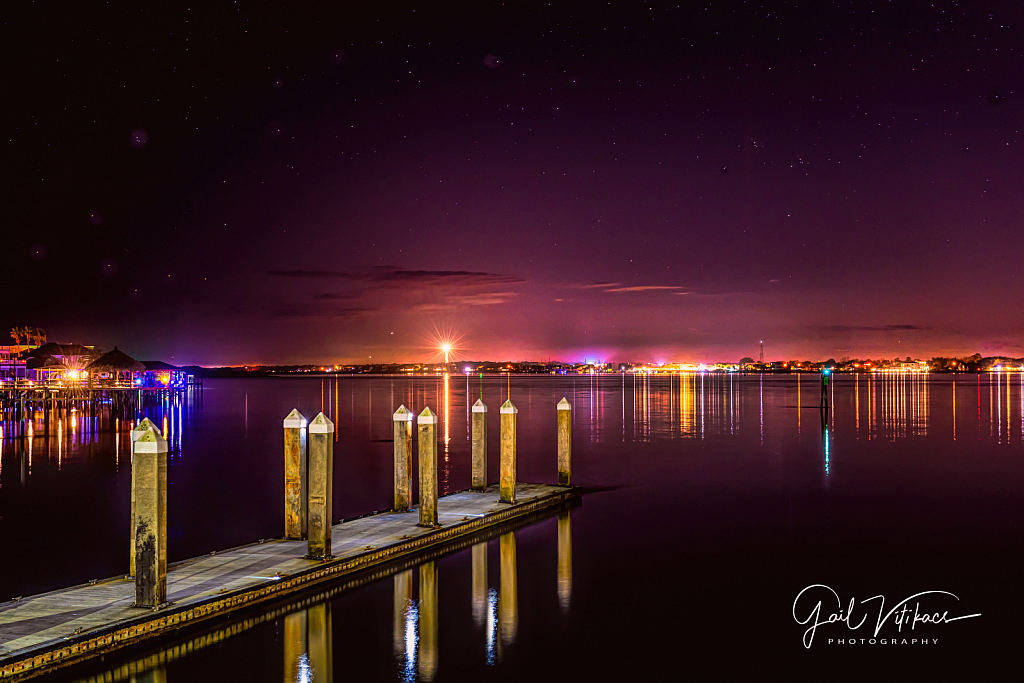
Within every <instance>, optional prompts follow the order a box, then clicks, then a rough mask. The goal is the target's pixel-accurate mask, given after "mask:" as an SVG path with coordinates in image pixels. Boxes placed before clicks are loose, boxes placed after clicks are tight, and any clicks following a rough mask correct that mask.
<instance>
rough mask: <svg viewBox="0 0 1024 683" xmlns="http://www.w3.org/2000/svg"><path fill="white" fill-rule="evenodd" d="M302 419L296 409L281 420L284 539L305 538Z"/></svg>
mask: <svg viewBox="0 0 1024 683" xmlns="http://www.w3.org/2000/svg"><path fill="white" fill-rule="evenodd" d="M307 486H308V481H307V473H306V418H305V417H304V416H303V415H302V413H300V412H299V411H298V410H297V409H293V410H292V412H290V413H288V417H286V418H284V537H285V538H286V539H289V540H292V541H301V540H303V539H305V538H306V505H307V500H306V498H307V496H308V493H307Z"/></svg>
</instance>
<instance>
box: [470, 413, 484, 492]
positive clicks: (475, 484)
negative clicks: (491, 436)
mask: <svg viewBox="0 0 1024 683" xmlns="http://www.w3.org/2000/svg"><path fill="white" fill-rule="evenodd" d="M472 488H473V490H474V491H483V490H485V489H486V488H487V406H486V405H484V402H483V401H482V400H480V399H477V400H476V403H474V404H473V479H472Z"/></svg>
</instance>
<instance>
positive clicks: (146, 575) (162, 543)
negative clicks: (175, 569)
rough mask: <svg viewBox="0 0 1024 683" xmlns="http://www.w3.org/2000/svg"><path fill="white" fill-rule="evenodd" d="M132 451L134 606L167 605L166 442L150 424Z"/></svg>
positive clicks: (136, 441)
mask: <svg viewBox="0 0 1024 683" xmlns="http://www.w3.org/2000/svg"><path fill="white" fill-rule="evenodd" d="M132 450H133V452H134V456H133V458H132V472H133V474H134V479H135V606H136V607H158V606H159V605H162V604H163V603H165V602H167V441H165V440H164V437H163V436H161V435H160V432H159V431H158V430H157V429H155V428H154V427H153V426H152V425H151V424H150V425H147V429H146V430H145V432H143V433H142V434H141V435H140V436H139V438H138V439H136V440H135V442H134V444H133V446H132Z"/></svg>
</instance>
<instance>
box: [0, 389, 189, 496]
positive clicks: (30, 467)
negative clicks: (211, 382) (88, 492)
mask: <svg viewBox="0 0 1024 683" xmlns="http://www.w3.org/2000/svg"><path fill="white" fill-rule="evenodd" d="M134 393H138V394H139V396H138V397H136V398H135V399H134V400H135V401H136V404H135V405H136V406H137V409H136V410H135V411H134V417H131V416H129V417H128V418H126V419H125V420H122V419H121V417H120V414H119V410H120V408H119V407H118V406H115V405H114V404H113V403H111V402H110V401H109V400H107V401H101V400H99V399H96V400H92V401H90V400H88V399H86V398H69V399H61V400H59V401H58V400H51V401H47V402H46V403H44V402H42V401H35V402H25V403H24V404H16V402H13V401H11V402H5V403H4V406H3V408H2V409H0V474H2V471H3V462H2V460H3V459H4V458H5V457H6V458H12V459H13V458H16V459H18V460H20V461H21V463H20V465H19V470H20V471H21V472H20V483H21V485H22V486H23V487H24V486H25V485H27V484H28V483H29V482H30V481H31V479H32V477H33V475H36V474H47V473H52V472H57V473H59V472H61V471H62V470H63V469H64V468H65V466H66V465H68V464H69V463H78V462H83V461H91V460H92V459H93V458H94V456H96V455H99V456H100V457H101V458H102V457H103V456H104V455H105V456H106V457H110V456H113V457H112V460H113V464H114V467H115V470H116V469H117V468H118V467H119V466H120V465H121V464H122V462H121V432H122V431H123V430H124V428H125V427H127V429H129V430H130V429H132V428H133V427H134V426H135V425H136V424H138V423H139V422H140V421H141V420H142V419H143V418H145V417H148V418H149V419H150V420H151V421H153V423H154V424H157V425H160V426H161V430H162V431H163V434H164V437H165V438H166V439H167V442H168V455H169V456H170V457H171V458H172V459H173V458H177V457H179V456H180V455H181V453H182V447H183V436H184V432H185V431H186V429H187V426H188V424H189V423H191V421H192V418H193V417H194V412H195V410H196V409H197V406H198V405H199V404H200V403H201V400H200V397H199V395H198V393H197V390H195V389H192V388H190V389H188V390H187V391H184V392H174V393H171V392H159V394H150V393H147V392H142V391H138V392H134ZM22 405H24V409H23V410H22V407H21V406H22ZM3 485H4V481H3V478H2V476H0V488H2V487H3Z"/></svg>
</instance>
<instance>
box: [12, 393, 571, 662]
mask: <svg viewBox="0 0 1024 683" xmlns="http://www.w3.org/2000/svg"><path fill="white" fill-rule="evenodd" d="M561 412H562V411H558V414H561ZM409 414H410V415H411V413H409ZM516 415H517V410H516V408H515V406H514V405H513V404H512V402H511V401H510V400H509V401H506V402H505V404H504V405H502V408H501V416H502V429H501V480H500V481H499V482H498V483H497V484H492V485H490V486H486V487H485V488H484V489H483V491H482V492H481V491H480V490H479V489H475V490H474V489H467V490H465V491H460V492H457V493H452V494H448V495H446V496H443V497H440V498H439V497H438V496H437V472H436V468H437V463H436V458H437V416H436V415H435V414H434V412H433V411H432V410H430V408H429V407H427V408H425V409H424V410H423V412H421V413H420V415H419V417H418V436H419V439H418V442H419V450H420V453H419V469H420V502H419V505H418V506H410V511H413V512H418V513H419V514H418V517H419V524H414V523H413V522H412V520H411V519H410V517H409V515H408V513H407V512H405V511H402V510H399V509H398V508H397V506H396V509H394V510H389V511H387V512H382V513H376V514H372V515H368V516H363V517H358V518H356V519H353V520H349V521H345V522H342V523H340V524H332V520H333V496H332V490H331V489H332V478H333V460H334V439H333V434H334V424H333V423H332V422H331V421H330V420H329V419H328V418H327V416H326V415H324V414H323V413H320V414H319V415H317V417H316V418H314V419H313V420H312V421H310V422H309V423H308V424H307V425H304V424H303V423H304V422H305V420H304V418H302V416H301V414H299V413H298V412H297V411H292V413H291V414H290V415H289V416H288V417H287V418H285V420H286V421H285V429H286V447H285V451H286V458H287V457H289V456H293V461H294V460H298V462H300V463H301V460H302V451H303V448H302V445H303V439H302V434H301V433H300V434H295V433H292V434H288V433H287V430H289V429H291V430H297V431H298V432H302V431H305V433H306V439H305V444H306V446H307V447H308V452H307V453H306V459H307V470H306V475H307V478H308V482H307V487H306V492H307V496H306V506H307V516H308V518H307V539H306V542H305V543H303V541H302V540H301V539H290V538H287V537H285V538H280V539H272V540H269V541H268V540H261V541H260V542H259V543H257V544H252V545H249V546H242V547H240V548H233V549H230V550H227V551H220V552H214V553H210V555H209V556H204V557H200V558H194V559H191V560H185V561H181V562H177V563H174V564H168V562H167V505H168V500H167V442H166V441H165V440H164V438H163V436H162V435H161V433H160V430H159V429H157V428H156V426H155V425H154V424H153V423H152V422H149V421H148V420H146V421H145V422H143V423H142V424H140V425H139V428H138V429H137V430H134V431H135V432H136V433H135V434H133V441H132V444H133V445H132V452H133V463H132V479H133V484H132V492H133V496H134V500H135V504H134V512H133V520H134V521H133V525H134V529H135V534H134V552H133V557H134V562H135V566H134V567H133V568H132V569H133V572H132V573H131V574H133V575H134V576H132V575H131V574H130V575H128V576H119V577H114V578H111V579H106V580H94V581H90V582H89V584H87V585H82V586H75V587H72V588H67V589H63V590H57V591H53V592H50V593H44V594H41V595H36V596H31V597H28V598H16V599H14V600H12V601H9V602H7V603H5V604H2V605H0V681H9V680H20V679H22V678H26V677H29V676H34V675H36V674H39V673H42V672H45V671H49V670H51V669H53V668H57V667H61V666H66V665H71V664H75V663H78V662H81V661H84V660H86V659H90V658H93V657H97V656H102V655H106V654H107V653H109V652H112V651H115V650H118V649H120V648H123V647H130V646H134V645H137V644H139V643H141V642H144V641H146V640H148V639H150V638H154V637H157V636H159V635H162V634H165V633H170V632H175V631H178V630H180V629H184V628H189V627H191V626H192V625H194V624H199V623H201V622H203V621H205V620H207V619H210V618H212V617H214V616H219V615H222V614H225V613H229V612H231V611H234V610H237V609H240V608H242V607H245V606H248V605H251V604H255V603H259V602H261V601H267V600H273V599H277V598H280V597H282V596H285V595H287V594H289V593H291V592H295V591H299V590H303V589H305V588H306V587H307V586H309V585H312V584H315V583H318V582H321V581H329V580H332V579H335V578H337V577H341V576H345V575H347V574H350V573H353V572H358V571H361V570H364V569H366V568H368V567H371V566H374V565H376V564H381V563H385V562H390V561H392V560H395V559H396V558H401V557H404V556H407V555H412V554H414V553H417V552H420V551H424V550H425V549H429V548H434V547H438V548H440V547H444V546H446V545H449V544H451V543H454V542H456V541H457V540H458V539H460V538H462V537H464V536H467V535H472V534H475V533H476V532H478V531H480V530H483V529H487V528H490V527H493V526H496V525H500V524H503V523H507V522H508V521H509V520H514V519H517V518H523V517H526V516H528V515H532V514H534V513H538V512H541V511H544V510H548V509H550V508H552V507H556V506H562V505H564V504H566V503H567V501H570V500H572V499H575V498H577V497H578V496H579V495H580V490H579V489H578V488H572V487H569V486H566V485H564V484H563V485H551V484H529V483H522V482H517V481H516V479H515V458H516V431H515V430H516ZM289 420H291V422H289ZM401 421H402V422H406V424H410V426H411V423H410V422H409V421H408V420H404V419H403V420H401ZM398 422H399V420H396V429H397V423H398ZM303 426H305V429H303ZM410 436H411V434H410ZM404 448H405V446H404V445H403V450H404ZM483 456H484V458H486V452H485V451H484V453H483ZM287 477H288V475H287V474H286V492H287V491H288V488H287V487H288V485H289V482H287ZM300 479H301V477H300ZM290 483H291V484H292V485H293V486H294V485H295V482H294V481H292V482H290ZM398 484H399V480H398V479H397V478H396V487H397V486H398ZM298 486H299V487H301V481H300V482H299V484H298ZM496 499H497V500H496ZM416 507H418V508H419V509H418V510H416V509H415V508H416ZM292 512H294V506H293V507H291V508H290V507H288V506H287V505H286V509H285V516H288V515H289V514H290V513H292ZM424 521H426V523H424ZM567 523H568V517H566V522H565V524H566V525H567ZM558 528H559V554H558V585H559V588H558V593H559V600H560V603H562V604H563V605H567V601H568V596H569V592H570V589H569V588H566V587H565V586H566V584H565V582H566V581H570V582H571V537H570V535H569V533H568V531H567V528H568V527H567V526H565V527H563V523H562V521H561V520H560V521H559V527H558ZM499 545H500V553H499V555H500V559H501V561H500V567H501V572H502V579H501V594H502V600H501V601H500V605H499V607H498V608H496V609H498V612H493V611H489V610H491V601H492V600H491V596H490V594H488V596H487V597H486V599H485V598H484V596H483V595H481V594H480V593H482V591H483V588H485V587H486V571H487V569H486V553H484V554H482V555H481V554H480V553H479V552H478V551H474V555H473V557H474V581H473V585H474V589H473V590H474V593H473V595H474V597H473V605H474V607H473V611H474V619H481V618H483V617H484V615H486V614H488V613H494V614H497V620H498V621H499V622H500V624H502V626H501V629H500V634H499V637H498V638H496V639H494V640H493V641H492V642H493V644H494V651H495V652H496V653H497V655H498V656H499V657H500V653H501V649H502V647H503V646H506V645H507V644H508V643H510V642H511V640H512V639H514V637H515V636H514V634H515V629H516V627H517V626H516V625H517V623H518V611H517V604H518V603H517V588H516V581H515V564H516V547H515V538H514V535H510V534H505V535H503V536H502V538H501V542H500V544H499ZM303 550H304V551H305V552H303ZM254 566H258V567H259V569H258V570H254V569H253V567H254ZM419 588H420V593H421V598H423V597H424V596H425V597H426V602H423V603H421V613H422V614H423V615H424V617H425V618H427V619H428V621H426V622H424V625H427V626H429V624H430V623H435V625H436V604H437V603H436V591H437V574H436V565H431V566H428V567H426V568H425V569H422V570H421V573H420V584H419ZM431 596H434V597H433V603H432V604H433V608H432V609H430V606H431V603H430V602H429V601H430V600H431V599H432V598H431ZM395 600H396V609H397V605H398V601H399V596H398V595H396V598H395ZM396 619H397V617H396ZM430 620H433V621H432V622H431V621H430ZM308 623H311V622H308ZM297 632H298V631H297ZM421 637H422V638H423V642H422V645H423V646H424V648H425V650H424V655H425V656H422V657H421V658H420V660H419V667H418V670H419V674H420V677H421V678H423V679H424V680H427V679H431V678H433V676H434V672H435V671H436V666H437V660H436V626H435V627H434V630H433V631H429V630H428V631H421ZM307 642H309V643H311V641H310V640H309V638H308V637H307ZM310 646H311V645H310ZM431 652H433V653H434V655H430V653H431ZM327 666H329V663H328V665H327Z"/></svg>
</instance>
